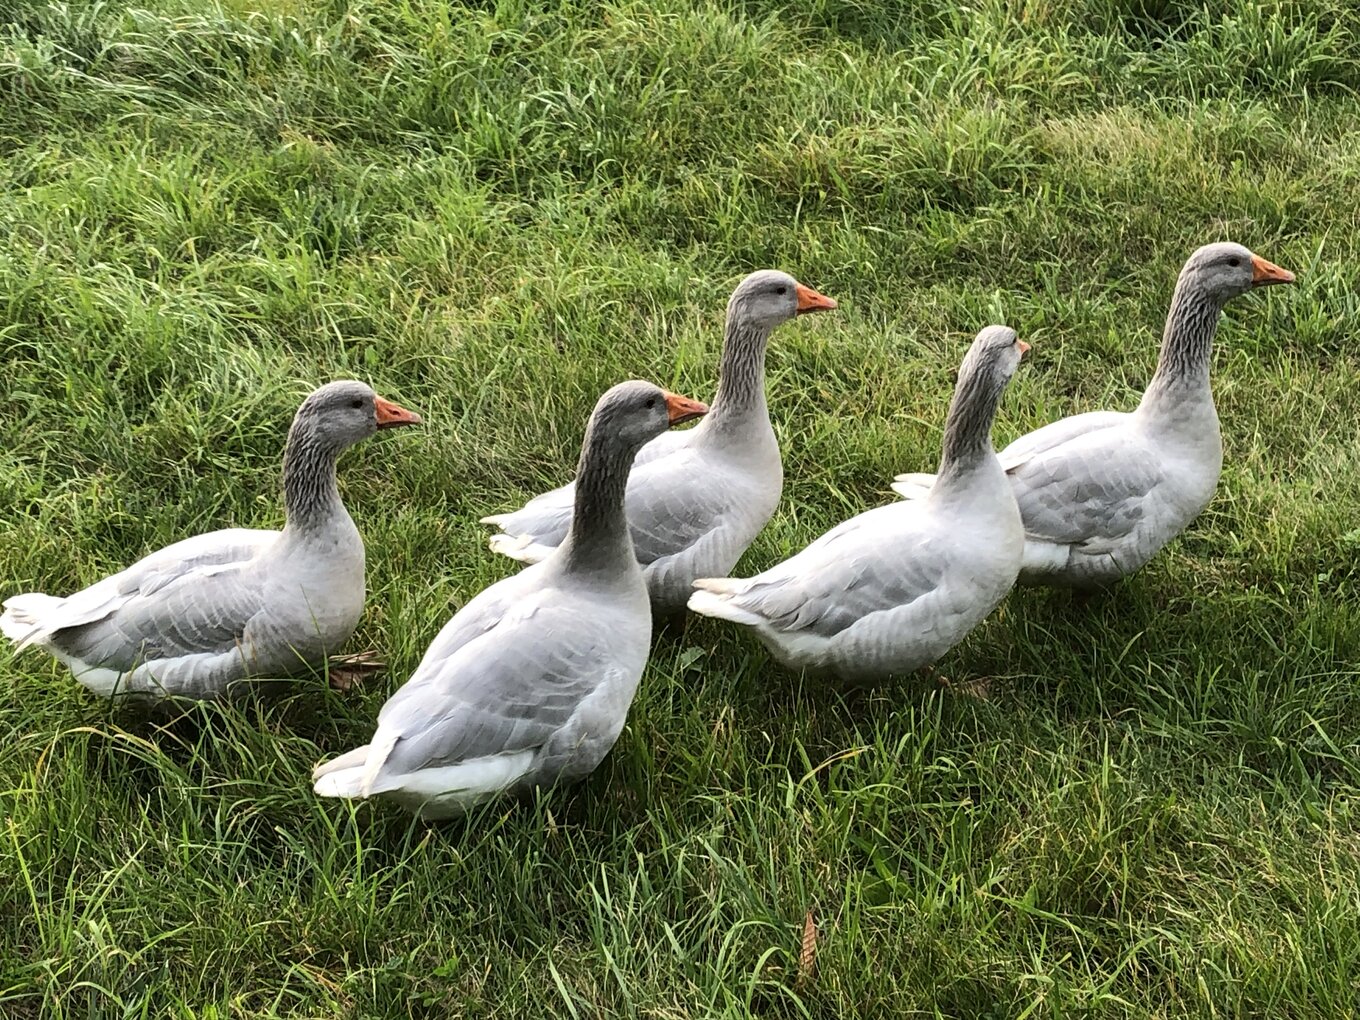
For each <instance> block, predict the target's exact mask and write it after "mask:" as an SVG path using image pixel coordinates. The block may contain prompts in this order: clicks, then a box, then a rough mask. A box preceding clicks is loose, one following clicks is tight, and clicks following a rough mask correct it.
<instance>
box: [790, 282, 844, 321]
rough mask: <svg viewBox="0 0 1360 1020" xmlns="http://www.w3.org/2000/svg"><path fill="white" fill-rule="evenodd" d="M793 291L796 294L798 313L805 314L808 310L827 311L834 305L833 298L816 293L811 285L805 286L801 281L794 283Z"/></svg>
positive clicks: (834, 300)
mask: <svg viewBox="0 0 1360 1020" xmlns="http://www.w3.org/2000/svg"><path fill="white" fill-rule="evenodd" d="M793 292H794V293H795V294H797V295H798V314H799V315H805V314H806V313H808V312H829V311H831V310H832V309H833V308H835V307H836V299H835V298H829V297H827V296H826V295H825V294H818V293H817V292H816V291H815V290H813V289H812V288H811V287H805V286H803V284H801V283H796V284H794V286H793Z"/></svg>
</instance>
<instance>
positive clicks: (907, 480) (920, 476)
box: [892, 472, 935, 499]
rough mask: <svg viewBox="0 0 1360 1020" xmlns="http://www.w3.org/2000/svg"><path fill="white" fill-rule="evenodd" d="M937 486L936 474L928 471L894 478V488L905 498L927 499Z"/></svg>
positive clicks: (894, 490)
mask: <svg viewBox="0 0 1360 1020" xmlns="http://www.w3.org/2000/svg"><path fill="white" fill-rule="evenodd" d="M934 487H935V476H934V475H932V474H928V473H926V472H915V473H910V474H905V475H898V476H897V477H896V478H894V479H893V483H892V490H893V492H895V493H897V494H898V495H899V496H901V497H902V498H903V499H925V498H926V497H927V496H929V495H930V490H931V489H933V488H934Z"/></svg>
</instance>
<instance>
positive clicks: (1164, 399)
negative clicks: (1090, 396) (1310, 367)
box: [1140, 279, 1223, 410]
mask: <svg viewBox="0 0 1360 1020" xmlns="http://www.w3.org/2000/svg"><path fill="white" fill-rule="evenodd" d="M1222 313H1223V306H1222V305H1221V304H1220V303H1219V302H1217V301H1215V300H1214V299H1213V298H1211V297H1210V296H1209V295H1208V294H1206V293H1205V292H1204V291H1203V290H1202V289H1201V288H1198V287H1195V286H1193V285H1191V284H1190V283H1188V282H1187V281H1186V280H1185V279H1182V280H1180V281H1178V282H1177V284H1176V291H1175V293H1174V294H1173V295H1172V297H1171V310H1170V311H1169V312H1168V313H1167V317H1166V328H1165V329H1164V330H1163V331H1162V347H1161V350H1160V352H1159V353H1158V355H1157V371H1156V372H1155V373H1154V374H1153V376H1152V382H1151V383H1149V384H1148V388H1147V391H1146V392H1145V393H1144V395H1143V401H1142V404H1141V405H1140V410H1141V409H1143V408H1148V409H1150V410H1153V409H1156V408H1158V407H1160V406H1163V405H1165V404H1167V403H1179V402H1182V401H1185V400H1188V399H1190V400H1194V399H1200V400H1202V399H1212V398H1211V396H1210V389H1209V364H1210V360H1211V356H1212V354H1213V344H1214V335H1215V334H1216V333H1217V332H1218V322H1219V319H1220V318H1221V317H1222Z"/></svg>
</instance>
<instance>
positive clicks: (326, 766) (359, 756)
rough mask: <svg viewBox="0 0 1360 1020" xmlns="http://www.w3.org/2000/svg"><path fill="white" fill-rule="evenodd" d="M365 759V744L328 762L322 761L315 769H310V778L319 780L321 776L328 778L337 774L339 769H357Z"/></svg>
mask: <svg viewBox="0 0 1360 1020" xmlns="http://www.w3.org/2000/svg"><path fill="white" fill-rule="evenodd" d="M367 757H368V745H367V744H365V745H364V746H363V747H356V748H355V749H354V750H352V751H346V752H345V753H344V754H342V755H339V756H337V757H335V758H332V759H331V760H330V761H323V762H322V763H321V764H320V765H318V766H317V767H316V768H314V769H312V778H313V779H320V778H321V777H322V776H328V775H330V774H331V773H332V772H339V771H340V770H341V769H352V768H358V767H360V766H362V765H363V763H364V760H365V759H366V758H367Z"/></svg>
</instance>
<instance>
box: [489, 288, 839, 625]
mask: <svg viewBox="0 0 1360 1020" xmlns="http://www.w3.org/2000/svg"><path fill="white" fill-rule="evenodd" d="M835 307H836V302H835V301H833V300H831V299H830V298H827V297H824V296H822V295H821V294H818V293H817V292H816V291H814V290H812V289H810V288H808V287H805V286H803V285H802V284H800V283H798V281H796V280H794V279H793V278H792V277H791V276H788V275H787V274H785V273H778V272H773V271H769V270H766V271H761V272H757V273H752V274H751V275H750V276H748V277H746V279H744V280H743V281H742V282H741V284H740V285H739V286H738V287H737V288H736V290H735V291H734V292H733V294H732V298H731V300H730V301H729V302H728V309H727V328H726V336H725V339H724V343H723V361H722V368H721V373H720V379H719V385H718V394H717V396H716V397H715V398H714V400H713V407H712V410H711V412H710V413H709V414H708V415H707V416H706V417H705V419H704V420H703V421H702V422H700V423H699V425H698V426H696V427H695V428H693V429H690V430H688V431H685V432H677V433H671V432H668V433H664V434H662V435H660V436H658V437H657V438H656V439H654V440H652V441H651V442H650V443H648V444H647V445H645V446H644V447H643V448H642V449H641V450H640V451H639V452H638V455H637V459H636V461H635V462H634V465H633V471H632V474H631V475H630V477H629V481H628V496H627V507H628V522H629V526H630V529H631V532H632V538H633V545H634V549H635V550H636V554H637V557H638V562H639V563H640V564H641V566H642V568H643V577H644V579H645V580H646V582H647V588H648V591H649V593H650V596H651V599H652V605H653V608H654V609H655V610H656V611H657V612H658V613H662V614H670V613H674V612H677V611H679V610H681V609H683V608H684V605H685V602H686V600H687V599H688V598H689V595H690V591H691V590H692V584H693V581H694V579H695V578H696V577H701V576H707V575H712V574H721V573H726V572H727V571H729V570H731V569H732V567H734V566H735V565H736V563H737V561H738V560H739V559H740V558H741V555H742V553H744V552H745V551H746V549H747V548H748V547H749V546H750V544H751V543H752V542H753V541H755V538H756V536H757V535H759V534H760V531H761V529H762V528H764V527H765V525H766V523H767V522H768V521H769V519H770V517H771V516H772V515H773V513H774V511H775V508H776V507H777V506H778V505H779V496H780V493H781V491H782V489H783V484H784V476H783V468H782V465H781V461H780V454H779V444H778V442H777V441H776V439H775V435H774V429H773V427H772V426H771V425H770V416H769V410H768V407H767V405H766V400H765V349H766V345H767V344H768V342H769V338H770V334H771V333H772V332H773V331H774V329H775V328H776V327H777V326H778V325H779V324H780V323H783V322H786V321H787V320H789V319H791V318H793V317H794V316H795V315H799V314H803V313H806V312H811V311H817V310H820V309H830V308H835ZM696 479H702V480H703V482H704V484H703V485H702V486H696V485H694V484H692V483H693V482H694V480H696ZM573 498H574V485H573V484H568V485H565V486H562V487H561V488H558V489H554V490H552V491H551V492H546V493H544V494H543V495H541V496H537V497H535V498H534V499H532V500H530V501H529V502H528V503H526V504H525V505H524V506H523V507H522V508H520V509H519V510H515V511H513V512H510V513H505V514H496V515H493V516H490V517H486V518H483V523H485V524H491V525H495V526H497V527H498V528H500V530H501V533H500V534H497V535H494V536H492V538H491V548H492V549H493V550H495V551H496V552H500V553H503V554H504V555H506V556H510V557H512V558H514V559H517V560H521V561H523V562H526V563H537V562H540V561H541V560H543V559H544V558H545V557H547V556H548V555H549V554H551V552H552V550H553V549H555V548H556V547H557V546H558V545H559V544H560V543H561V542H562V540H563V539H564V538H565V537H566V535H567V532H568V530H569V528H570V525H571V519H572V512H573V511H572V506H573Z"/></svg>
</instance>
